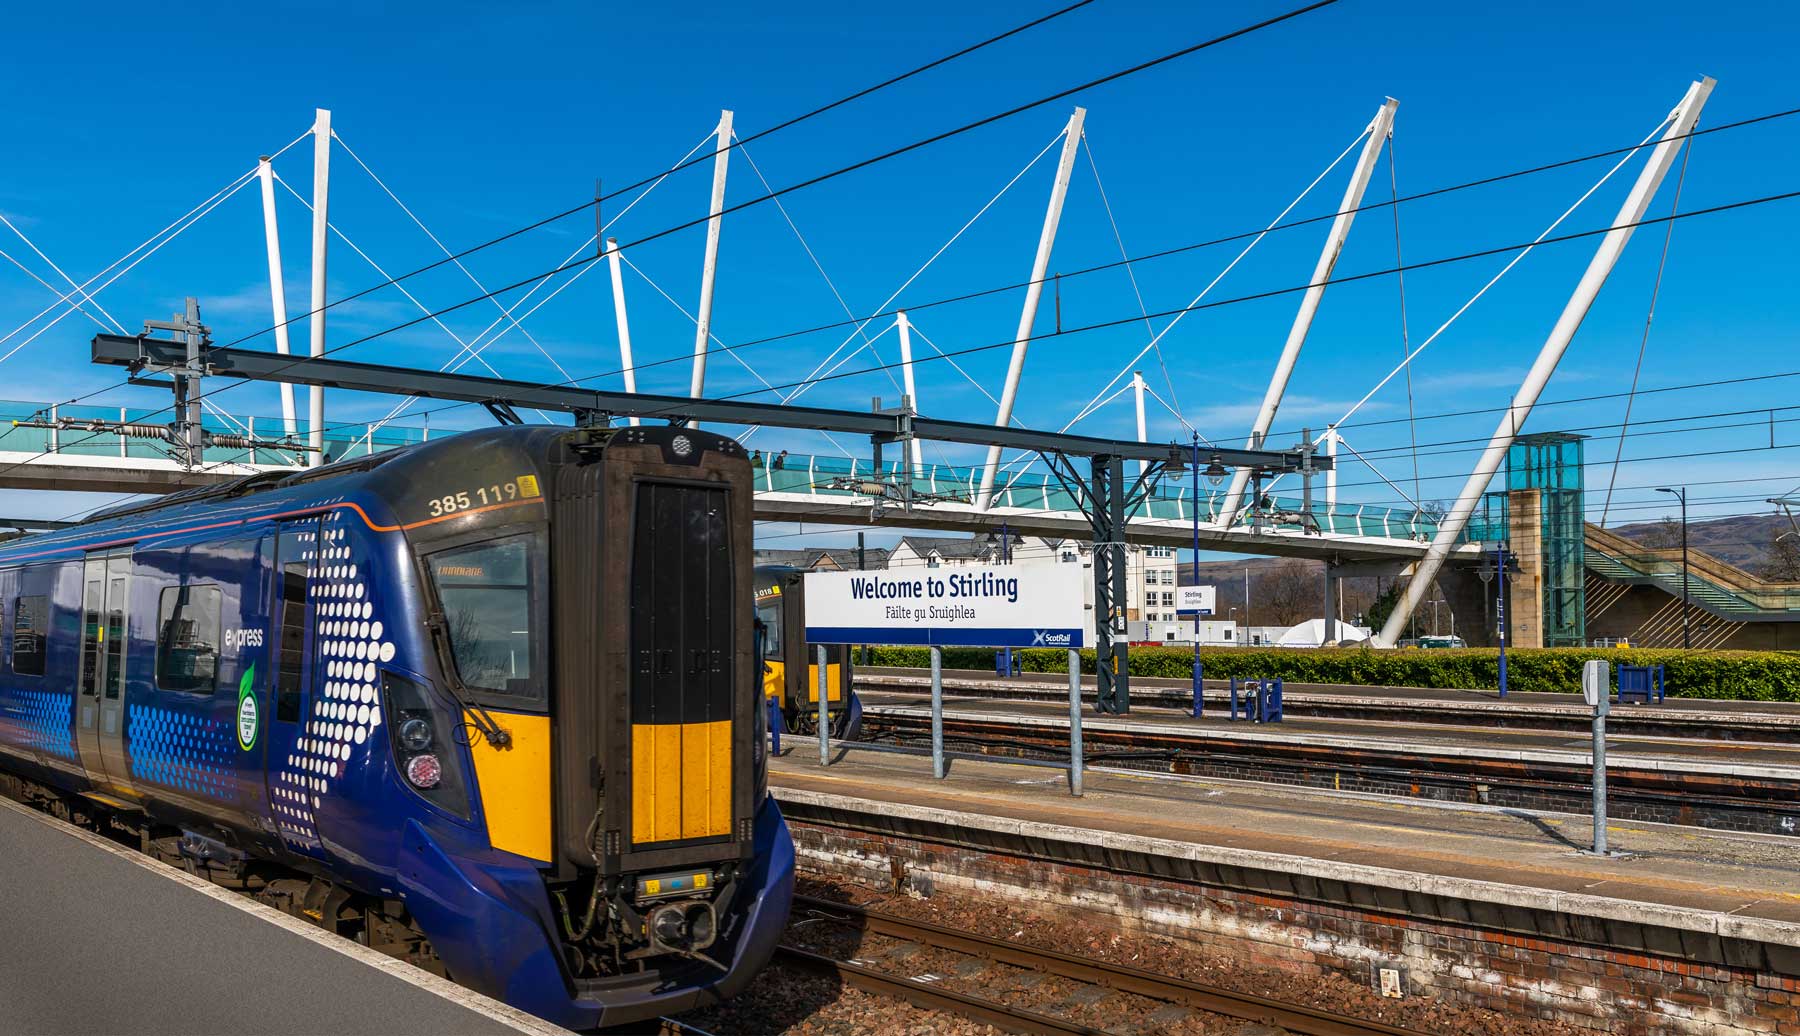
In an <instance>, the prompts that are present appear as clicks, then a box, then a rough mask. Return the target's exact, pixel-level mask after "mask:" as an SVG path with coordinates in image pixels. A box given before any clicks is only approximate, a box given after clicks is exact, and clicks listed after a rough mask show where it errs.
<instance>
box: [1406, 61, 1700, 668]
mask: <svg viewBox="0 0 1800 1036" xmlns="http://www.w3.org/2000/svg"><path fill="white" fill-rule="evenodd" d="M1713 85H1714V81H1713V79H1712V78H1711V77H1710V76H1708V77H1704V78H1702V79H1700V80H1699V81H1697V82H1695V83H1694V84H1692V85H1691V86H1689V87H1688V90H1687V93H1686V95H1684V96H1683V97H1682V99H1681V103H1680V104H1679V105H1677V106H1676V108H1675V110H1674V111H1672V112H1671V113H1670V114H1669V120H1668V128H1667V130H1665V131H1664V133H1663V136H1662V139H1661V140H1660V141H1658V142H1657V144H1656V147H1655V150H1653V151H1652V152H1651V153H1650V160H1649V161H1648V162H1647V163H1646V164H1645V165H1644V169H1643V171H1642V172H1641V173H1639V174H1638V180H1637V183H1636V184H1635V185H1633V187H1632V189H1631V193H1630V194H1629V195H1628V196H1627V197H1626V199H1625V204H1624V205H1623V206H1621V207H1620V209H1619V214H1618V216H1617V218H1615V219H1614V220H1613V222H1612V229H1611V230H1609V231H1607V232H1606V234H1605V235H1604V236H1602V237H1601V238H1600V247H1599V248H1598V249H1596V250H1595V252H1594V257H1593V259H1591V260H1589V262H1588V267H1587V270H1586V271H1585V272H1584V273H1583V274H1582V275H1581V280H1580V281H1579V282H1577V283H1576V285H1575V291H1574V294H1572V295H1571V296H1570V297H1569V301H1568V303H1567V304H1566V305H1564V306H1563V311H1562V315H1561V316H1559V317H1558V318H1557V320H1556V324H1555V326H1553V327H1552V328H1551V329H1550V335H1549V337H1548V338H1546V339H1545V341H1544V346H1543V348H1542V349H1541V350H1539V352H1538V356H1537V360H1536V361H1535V362H1533V363H1532V365H1531V370H1530V371H1528V372H1527V373H1526V375H1525V381H1524V382H1523V383H1522V384H1521V385H1520V386H1519V391H1518V392H1517V393H1516V394H1515V395H1514V396H1513V401H1512V405H1511V406H1510V407H1508V408H1507V411H1506V413H1504V414H1502V415H1501V417H1500V423H1499V426H1498V427H1496V428H1495V429H1494V435H1493V437H1492V438H1491V439H1490V440H1489V441H1488V445H1487V448H1486V449H1485V450H1484V451H1483V452H1482V454H1481V458H1480V459H1479V460H1478V461H1476V463H1475V470H1474V471H1472V472H1470V473H1469V479H1468V481H1467V482H1465V483H1464V484H1463V489H1462V493H1461V495H1460V496H1458V497H1457V498H1456V502H1455V503H1454V504H1453V505H1451V508H1450V513H1449V514H1447V515H1445V516H1444V519H1443V521H1441V522H1440V523H1439V524H1438V530H1437V536H1436V537H1435V538H1434V539H1433V540H1432V541H1431V547H1430V549H1428V550H1427V551H1426V553H1425V557H1424V558H1422V559H1420V561H1419V563H1418V565H1417V566H1415V568H1414V570H1413V576H1412V580H1411V581H1410V582H1409V583H1407V585H1406V589H1405V590H1403V591H1402V592H1401V594H1400V600H1399V602H1398V603H1397V604H1396V605H1395V607H1394V610H1393V613H1392V614H1390V615H1389V616H1388V621H1387V623H1386V625H1384V626H1383V627H1382V628H1381V632H1379V633H1378V634H1376V636H1375V644H1376V646H1378V647H1393V646H1394V644H1395V643H1396V642H1397V641H1398V640H1399V639H1400V634H1401V631H1402V630H1404V629H1405V628H1406V624H1407V621H1408V620H1409V619H1410V618H1411V617H1412V613H1413V610H1414V609H1415V608H1417V607H1418V606H1419V602H1420V601H1421V600H1423V599H1424V597H1425V595H1426V593H1428V592H1429V590H1430V587H1431V585H1432V583H1433V581H1434V580H1436V579H1437V575H1438V572H1439V571H1440V570H1442V568H1443V567H1444V559H1445V558H1447V557H1448V556H1449V554H1450V550H1451V548H1452V547H1454V546H1455V545H1456V541H1457V540H1458V539H1460V538H1461V536H1462V533H1463V530H1464V529H1465V528H1467V526H1468V524H1469V518H1470V517H1471V516H1472V515H1473V514H1474V513H1475V505H1476V504H1478V503H1479V502H1480V501H1481V495H1482V494H1483V493H1485V492H1487V487H1488V483H1489V482H1490V481H1492V480H1493V477H1494V474H1495V472H1497V471H1499V470H1500V462H1501V461H1503V460H1504V459H1505V458H1506V454H1507V451H1508V450H1510V449H1511V448H1512V444H1513V440H1514V439H1515V438H1516V437H1517V436H1518V434H1519V429H1520V427H1521V426H1523V425H1524V423H1525V421H1526V420H1527V419H1528V418H1530V416H1531V410H1532V407H1534V406H1535V405H1536V404H1537V401H1538V397H1539V396H1540V395H1541V394H1542V393H1543V391H1544V386H1545V385H1546V384H1548V383H1549V381H1550V375H1551V374H1553V373H1555V371H1556V365H1557V363H1558V362H1560V361H1561V360H1562V357H1563V353H1564V352H1566V351H1567V350H1568V348H1569V343H1570V342H1571V341H1572V340H1573V339H1574V337H1575V332H1576V331H1577V330H1578V329H1579V328H1580V327H1581V322H1582V320H1583V319H1584V318H1585V317H1586V316H1587V312H1588V308H1589V307H1591V306H1592V305H1593V304H1594V299H1595V298H1596V297H1597V296H1598V295H1599V294H1600V288H1601V286H1602V285H1604V284H1605V283H1606V278H1607V276H1608V275H1609V274H1611V273H1612V270H1613V267H1614V266H1615V265H1617V263H1618V261H1619V256H1620V255H1621V254H1623V253H1624V251H1625V245H1626V244H1627V243H1628V242H1629V241H1630V240H1631V232H1632V230H1633V229H1635V226H1634V225H1635V224H1636V223H1638V222H1639V221H1640V220H1642V219H1643V218H1644V213H1645V211H1646V210H1647V209H1648V208H1649V207H1650V201H1651V199H1652V198H1654V197H1655V195H1656V190H1657V188H1658V187H1660V186H1661V185H1662V181H1663V177H1664V176H1666V175H1667V174H1668V172H1669V167H1670V166H1671V165H1673V164H1674V161H1675V153H1676V152H1677V151H1678V150H1680V148H1681V146H1682V143H1683V141H1684V139H1685V137H1686V135H1687V133H1688V132H1689V131H1690V130H1692V129H1693V127H1694V123H1695V122H1696V121H1697V120H1698V119H1699V118H1700V110H1701V108H1703V107H1705V105H1706V100H1707V98H1708V97H1710V96H1711V95H1712V90H1713Z"/></svg>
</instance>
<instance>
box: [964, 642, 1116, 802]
mask: <svg viewBox="0 0 1800 1036" xmlns="http://www.w3.org/2000/svg"><path fill="white" fill-rule="evenodd" d="M934 650H935V649H934ZM1095 657H1096V659H1097V658H1098V656H1095ZM1086 762H1087V760H1086V758H1085V757H1084V754H1083V751H1082V747H1081V652H1080V651H1077V650H1076V649H1074V648H1070V649H1069V794H1071V795H1073V796H1075V797H1076V798H1080V797H1081V769H1082V766H1083V765H1084V764H1085V763H1086Z"/></svg>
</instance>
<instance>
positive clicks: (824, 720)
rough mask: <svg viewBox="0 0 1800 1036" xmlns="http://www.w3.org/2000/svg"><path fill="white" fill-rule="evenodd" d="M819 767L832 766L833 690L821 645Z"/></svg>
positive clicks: (823, 649) (823, 648)
mask: <svg viewBox="0 0 1800 1036" xmlns="http://www.w3.org/2000/svg"><path fill="white" fill-rule="evenodd" d="M819 765H820V766H830V765H831V690H830V680H829V679H828V673H827V671H826V662H825V645H823V644H820V645H819Z"/></svg>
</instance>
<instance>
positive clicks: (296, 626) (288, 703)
mask: <svg viewBox="0 0 1800 1036" xmlns="http://www.w3.org/2000/svg"><path fill="white" fill-rule="evenodd" d="M287 539H288V538H287V537H285V536H284V537H283V544H282V547H283V550H282V553H283V554H284V555H285V554H286V553H287V549H286V548H287ZM279 578H280V579H281V587H280V591H281V592H280V597H279V603H278V607H279V609H280V612H279V614H277V615H276V617H275V621H276V624H277V634H276V635H277V636H279V637H280V638H281V641H280V648H279V661H278V663H277V665H276V670H275V718H276V719H277V720H280V721H281V722H283V723H293V722H296V721H297V720H299V718H300V691H301V675H302V673H303V671H304V668H305V662H306V593H307V590H306V586H307V584H306V562H305V561H288V560H286V558H285V557H284V558H283V561H282V565H281V569H280V573H279Z"/></svg>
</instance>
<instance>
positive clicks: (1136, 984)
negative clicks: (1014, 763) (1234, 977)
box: [778, 896, 1424, 1036]
mask: <svg viewBox="0 0 1800 1036" xmlns="http://www.w3.org/2000/svg"><path fill="white" fill-rule="evenodd" d="M794 905H795V907H796V908H797V909H804V910H806V911H808V912H809V913H811V914H812V916H813V917H814V918H817V919H820V920H826V921H830V922H833V923H836V924H840V925H843V926H846V927H849V928H854V929H857V930H859V931H862V932H865V933H869V934H874V935H883V936H888V937H891V938H894V939H899V940H903V941H905V942H908V943H913V944H917V945H919V946H926V947H932V948H934V949H939V950H947V951H951V952H954V953H958V954H963V955H966V956H968V957H970V958H974V959H976V960H979V961H985V962H988V963H991V964H1001V965H1007V966H1010V967H1014V968H1021V969H1025V970H1028V971H1034V972H1039V973H1042V974H1046V975H1053V976H1057V977H1059V978H1064V979H1069V980H1072V981H1074V982H1078V983H1083V984H1085V985H1087V986H1092V987H1099V988H1101V989H1104V990H1108V991H1115V992H1119V993H1128V994H1133V995H1135V996H1140V997H1144V998H1146V999H1148V1000H1154V1001H1161V1002H1163V1003H1165V1004H1171V1005H1179V1006H1180V1007H1184V1008H1188V1009H1191V1010H1194V1011H1202V1012H1206V1013H1209V1014H1215V1015H1223V1016H1225V1017H1227V1018H1231V1019H1235V1020H1239V1021H1243V1022H1255V1023H1260V1024H1263V1025H1270V1026H1277V1027H1280V1028H1282V1029H1285V1030H1287V1031H1288V1032H1291V1033H1296V1034H1304V1036H1424V1034H1422V1033H1420V1032H1418V1030H1415V1029H1405V1028H1401V1027H1399V1026H1395V1025H1388V1024H1386V1023H1383V1022H1373V1021H1366V1020H1363V1019H1358V1018H1351V1017H1348V1016H1345V1015H1341V1014H1337V1013H1334V1012H1330V1011H1324V1010H1320V1009H1317V1008H1312V1007H1305V1006H1302V1005H1298V1004H1289V1003H1282V1002H1280V1001H1276V1000H1270V999H1267V998H1265V997H1259V996H1254V995H1251V994H1247V993H1240V992H1237V991H1235V990H1230V989H1224V988H1221V987H1218V986H1208V985H1204V984H1201V983H1198V982H1190V981H1188V980H1186V979H1181V978H1176V977H1173V976H1169V975H1159V974H1156V973H1154V972H1150V971H1143V970H1140V969H1137V968H1130V967H1124V966H1122V965H1118V964H1110V963H1106V962H1104V961H1097V960H1089V959H1086V958H1082V957H1077V956H1075V955H1073V954H1068V953H1062V952H1059V951H1056V950H1047V949H1039V948H1037V947H1032V946H1025V945H1020V944H1017V943H1011V942H1005V941H1003V940H999V939H993V938H990V937H988V936H984V935H978V934H975V933H972V932H964V931H958V930H955V929H951V928H945V927H942V926H940V925H934V924H930V923H927V922H923V921H914V920H910V919H908V918H903V917H897V916H894V915H891V914H884V913H878V912H875V911H870V910H866V909H864V908H862V907H856V906H851V905H847V904H843V903H835V902H832V901H830V900H823V899H816V898H813V897H811V896H796V897H794ZM778 959H780V960H784V961H786V962H788V963H789V964H792V965H796V966H798V967H801V968H805V969H807V970H811V971H814V972H817V973H822V974H828V975H831V976H833V977H835V978H837V979H838V980H840V981H842V982H844V983H845V984H847V985H850V986H853V987H855V988H858V989H861V990H864V991H865V992H870V993H877V994H881V995H884V996H892V997H899V998H901V999H904V1000H907V1001H909V1002H911V1003H913V1004H915V1005H917V1006H920V1007H924V1008H928V1009H932V1010H939V1011H945V1012H948V1013H952V1014H957V1015H961V1016H963V1017H966V1018H972V1019H975V1020H978V1021H982V1022H986V1023H987V1024H989V1025H993V1026H995V1027H996V1028H999V1029H1003V1030H1005V1031H1007V1032H1017V1033H1033V1034H1044V1036H1064V1034H1082V1036H1087V1034H1103V1033H1108V1032H1109V1031H1111V1030H1107V1029H1100V1028H1095V1027H1093V1026H1090V1025H1087V1024H1085V1023H1082V1022H1078V1021H1074V1020H1070V1019H1066V1018H1060V1017H1056V1016H1054V1015H1051V1014H1046V1013H1043V1012H1040V1011H1034V1010H1031V1009H1029V1008H1024V1007H1018V1006H1014V1005H1011V1004H1007V1003H1003V1002H1001V1001H999V1000H993V999H988V998H985V997H980V996H975V995H973V994H970V993H967V992H962V991H959V990H954V989H949V988H946V987H945V986H944V985H943V984H942V983H941V982H938V981H928V980H925V979H922V978H911V977H906V976H903V975H899V974H896V973H894V972H891V971H886V970H883V969H881V968H878V967H873V966H871V964H870V963H868V962H865V961H862V960H840V959H838V958H837V957H835V956H831V955H827V954H822V953H816V952H813V951H810V950H803V949H799V948H795V947H788V946H783V947H782V948H781V950H780V951H779V955H778Z"/></svg>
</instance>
